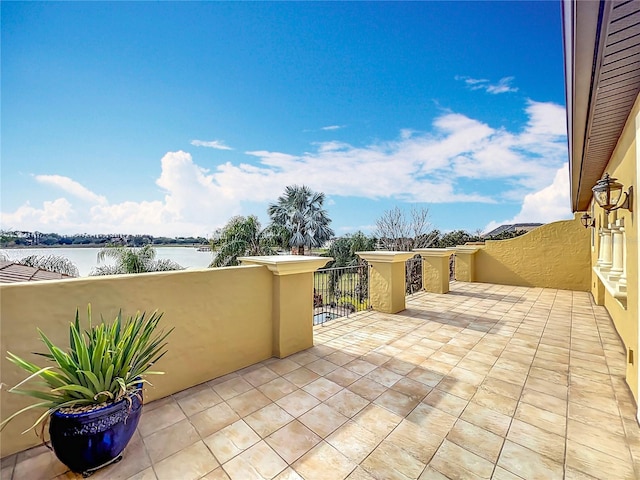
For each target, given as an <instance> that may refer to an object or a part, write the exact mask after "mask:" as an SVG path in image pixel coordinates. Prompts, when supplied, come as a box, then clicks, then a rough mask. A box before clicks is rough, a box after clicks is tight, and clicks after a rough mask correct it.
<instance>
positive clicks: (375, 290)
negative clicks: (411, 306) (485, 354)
mask: <svg viewBox="0 0 640 480" xmlns="http://www.w3.org/2000/svg"><path fill="white" fill-rule="evenodd" d="M356 255H358V256H359V257H360V258H362V259H364V260H366V261H367V262H368V263H369V265H370V266H371V268H370V270H369V298H370V299H371V306H372V307H373V309H374V310H376V311H378V312H384V313H398V312H401V311H402V310H404V309H405V308H406V305H405V297H406V295H407V293H406V286H405V282H406V271H405V268H406V266H405V265H406V262H407V260H409V259H410V258H411V257H413V256H414V255H415V254H414V253H413V252H382V251H381V252H356Z"/></svg>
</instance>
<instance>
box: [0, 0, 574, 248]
mask: <svg viewBox="0 0 640 480" xmlns="http://www.w3.org/2000/svg"><path fill="white" fill-rule="evenodd" d="M1 9H2V12H1V13H2V19H1V21H2V80H1V82H2V84H1V87H2V152H1V153H2V164H1V187H2V189H1V190H2V192H1V202H2V203H1V205H0V207H1V208H0V209H1V212H2V213H1V217H0V219H1V221H0V225H1V228H2V229H19V230H39V231H43V232H61V233H82V232H88V233H116V232H117V233H151V234H153V235H168V236H179V235H209V234H210V233H211V232H213V230H214V229H215V228H216V227H219V226H221V225H223V224H224V223H226V221H227V220H228V219H229V218H230V217H231V216H233V215H238V214H242V215H248V214H256V215H258V217H259V218H260V219H261V220H262V221H263V223H264V224H266V223H267V220H268V219H267V215H266V207H267V205H268V203H269V202H272V201H274V200H275V199H276V198H277V197H278V195H280V194H281V193H282V192H283V190H284V187H285V186H286V185H291V184H306V185H308V186H309V187H311V188H312V189H314V190H318V191H323V192H325V193H326V195H327V202H326V206H327V210H328V212H329V215H330V217H331V218H332V220H333V223H332V227H333V228H334V230H335V231H336V234H338V235H340V234H344V233H349V232H355V231H356V230H363V231H365V232H367V233H370V232H372V227H373V226H374V225H375V220H376V218H378V217H379V216H380V215H381V214H382V213H383V212H384V211H385V210H388V209H390V208H392V207H395V206H400V207H402V208H406V209H410V208H411V207H412V206H418V207H427V208H429V211H430V217H431V222H432V224H433V226H434V227H435V228H439V229H440V230H443V231H448V230H453V229H466V230H469V231H475V230H477V229H483V230H485V229H487V228H490V227H492V226H494V225H497V224H498V225H499V224H501V223H513V222H536V221H540V222H549V221H554V220H558V219H561V218H568V217H570V216H571V214H570V210H569V185H568V167H567V147H566V122H565V109H564V105H565V100H564V80H563V78H564V77H563V60H562V35H561V33H562V32H561V18H560V4H559V2H539V1H538V2H495V3H492V2H484V1H483V2H423V3H419V2H406V3H404V2H391V3H382V2H380V3H378V2H375V3H364V2H352V3H340V2H328V3H321V2H318V3H313V2H303V3H202V2H184V3H181V2H180V3H170V2H132V3H128V2H122V3H120V2H112V3H100V2H90V3H86V2H77V3H76V2H59V3H58V2H51V3H29V2H25V3H18V2H2V5H1Z"/></svg>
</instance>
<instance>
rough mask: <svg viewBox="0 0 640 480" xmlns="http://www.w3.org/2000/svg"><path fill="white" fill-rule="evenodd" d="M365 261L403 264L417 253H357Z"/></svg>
mask: <svg viewBox="0 0 640 480" xmlns="http://www.w3.org/2000/svg"><path fill="white" fill-rule="evenodd" d="M356 255H358V256H359V257H360V258H362V259H363V260H366V261H367V262H370V263H401V262H406V261H407V260H409V259H410V258H412V257H413V256H414V255H415V253H413V252H387V251H380V252H356Z"/></svg>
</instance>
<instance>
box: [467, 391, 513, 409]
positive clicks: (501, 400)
mask: <svg viewBox="0 0 640 480" xmlns="http://www.w3.org/2000/svg"><path fill="white" fill-rule="evenodd" d="M471 401H472V402H474V403H477V404H479V405H482V406H483V407H487V408H489V409H491V410H495V411H496V412H500V413H502V414H504V415H508V416H512V415H513V413H514V412H515V411H516V407H517V405H518V401H517V400H514V399H513V398H509V397H505V396H504V395H500V394H499V393H495V392H493V391H491V390H487V389H486V388H484V387H482V386H480V388H479V389H478V391H477V392H476V394H475V395H474V396H473V398H472V399H471Z"/></svg>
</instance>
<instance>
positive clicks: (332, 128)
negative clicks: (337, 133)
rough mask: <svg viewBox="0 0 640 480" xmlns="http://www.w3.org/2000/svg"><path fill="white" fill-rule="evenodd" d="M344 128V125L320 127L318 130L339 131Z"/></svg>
mask: <svg viewBox="0 0 640 480" xmlns="http://www.w3.org/2000/svg"><path fill="white" fill-rule="evenodd" d="M341 128H344V125H329V126H327V127H322V128H321V129H320V130H340V129H341Z"/></svg>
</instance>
